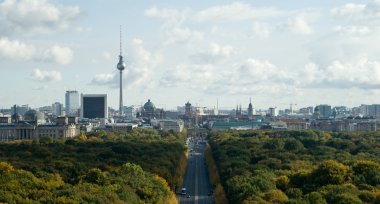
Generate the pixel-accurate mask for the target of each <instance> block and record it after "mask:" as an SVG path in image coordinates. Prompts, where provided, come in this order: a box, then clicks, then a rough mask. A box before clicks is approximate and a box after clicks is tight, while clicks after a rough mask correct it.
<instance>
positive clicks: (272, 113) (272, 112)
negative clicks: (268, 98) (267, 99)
mask: <svg viewBox="0 0 380 204" xmlns="http://www.w3.org/2000/svg"><path fill="white" fill-rule="evenodd" d="M268 114H269V115H270V116H272V117H276V116H278V109H277V108H276V107H274V108H269V110H268Z"/></svg>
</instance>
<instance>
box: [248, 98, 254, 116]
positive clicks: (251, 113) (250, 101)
mask: <svg viewBox="0 0 380 204" xmlns="http://www.w3.org/2000/svg"><path fill="white" fill-rule="evenodd" d="M252 116H253V106H252V100H251V98H249V105H248V117H252Z"/></svg>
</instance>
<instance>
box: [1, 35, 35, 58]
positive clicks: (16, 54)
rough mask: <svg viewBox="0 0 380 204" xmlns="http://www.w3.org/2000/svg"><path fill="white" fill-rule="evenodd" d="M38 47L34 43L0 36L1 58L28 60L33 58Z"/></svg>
mask: <svg viewBox="0 0 380 204" xmlns="http://www.w3.org/2000/svg"><path fill="white" fill-rule="evenodd" d="M35 53H36V49H35V48H34V46H32V45H28V44H25V43H23V42H19V41H18V40H13V41H12V40H9V39H8V38H4V37H3V38H0V58H3V59H12V60H20V59H21V60H28V59H31V58H33V56H34V55H35Z"/></svg>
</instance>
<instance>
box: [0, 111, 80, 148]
mask: <svg viewBox="0 0 380 204" xmlns="http://www.w3.org/2000/svg"><path fill="white" fill-rule="evenodd" d="M24 119H25V120H22V121H16V122H13V121H11V120H10V118H9V117H2V118H0V142H7V141H13V140H22V139H35V138H39V137H52V138H68V137H75V136H77V135H79V134H80V127H79V125H78V119H77V118H76V117H58V118H57V122H55V123H43V122H42V121H44V117H43V115H41V113H40V112H37V111H35V110H30V111H29V112H26V113H25V116H24Z"/></svg>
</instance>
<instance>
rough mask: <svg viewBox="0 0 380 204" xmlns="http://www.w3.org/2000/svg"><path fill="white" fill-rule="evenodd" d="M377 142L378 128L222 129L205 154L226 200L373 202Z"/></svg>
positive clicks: (378, 195)
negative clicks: (327, 130) (209, 151)
mask: <svg viewBox="0 0 380 204" xmlns="http://www.w3.org/2000/svg"><path fill="white" fill-rule="evenodd" d="M379 141H380V132H375V133H374V132H340V133H334V132H321V131H273V130H250V131H226V132H213V133H211V137H210V141H209V143H210V146H211V150H212V152H211V153H208V154H209V155H212V158H214V160H215V162H216V165H215V166H216V167H218V169H217V170H212V171H216V172H218V173H219V176H220V181H221V184H222V185H223V187H224V189H225V192H226V194H227V198H228V200H229V202H230V203H237V204H239V203H284V204H285V203H286V204H291V203H310V204H327V203H329V204H360V203H368V204H370V203H371V204H375V203H376V204H377V203H380V157H379V156H378V155H380V148H379V145H380V144H379ZM211 179H212V180H213V179H214V178H213V177H212V176H211Z"/></svg>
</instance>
